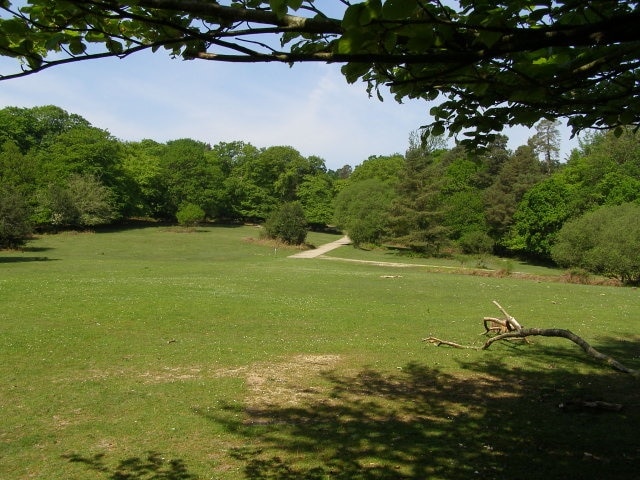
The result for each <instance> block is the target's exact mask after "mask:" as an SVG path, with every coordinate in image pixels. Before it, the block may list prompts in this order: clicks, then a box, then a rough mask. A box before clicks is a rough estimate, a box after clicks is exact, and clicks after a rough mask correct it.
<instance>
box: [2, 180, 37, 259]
mask: <svg viewBox="0 0 640 480" xmlns="http://www.w3.org/2000/svg"><path fill="white" fill-rule="evenodd" d="M29 235H31V224H30V222H29V212H28V208H27V203H26V202H25V200H24V198H23V196H22V195H21V194H20V193H19V192H18V191H17V190H16V189H14V188H12V187H8V186H2V185H0V248H15V247H19V246H20V245H23V244H24V242H25V240H26V239H27V238H28V237H29Z"/></svg>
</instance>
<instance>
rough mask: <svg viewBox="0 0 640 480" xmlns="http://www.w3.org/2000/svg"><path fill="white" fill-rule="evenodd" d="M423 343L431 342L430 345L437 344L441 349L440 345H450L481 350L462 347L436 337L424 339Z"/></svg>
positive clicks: (466, 346)
mask: <svg viewBox="0 0 640 480" xmlns="http://www.w3.org/2000/svg"><path fill="white" fill-rule="evenodd" d="M422 341H423V342H429V343H435V345H436V347H439V346H440V345H448V346H450V347H454V348H469V349H471V350H479V348H478V347H473V346H471V345H460V344H459V343H455V342H449V341H448V340H441V339H439V338H436V337H427V338H423V339H422Z"/></svg>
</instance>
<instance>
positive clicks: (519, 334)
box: [482, 302, 640, 377]
mask: <svg viewBox="0 0 640 480" xmlns="http://www.w3.org/2000/svg"><path fill="white" fill-rule="evenodd" d="M494 303H495V302H494ZM533 335H539V336H542V337H561V338H566V339H567V340H571V341H572V342H573V343H575V344H576V345H578V346H579V347H580V348H581V349H582V350H583V351H584V352H585V353H586V354H587V355H589V356H590V357H591V358H594V359H595V360H598V361H599V362H602V363H606V364H607V365H609V366H610V367H612V368H614V369H616V370H618V371H620V372H623V373H628V374H630V375H633V376H634V377H640V371H638V370H633V369H631V368H628V367H626V366H625V365H623V364H622V363H620V362H618V361H617V360H616V359H614V358H611V357H610V356H608V355H605V354H604V353H602V352H599V351H598V350H596V349H595V348H593V347H592V346H591V345H589V343H587V342H586V341H585V340H584V339H583V338H581V337H579V336H578V335H576V334H575V333H573V332H571V331H570V330H565V329H562V328H521V329H520V330H516V331H512V332H506V333H503V334H500V335H496V336H495V337H492V338H490V339H489V340H487V341H486V342H485V344H484V345H483V347H482V350H487V349H488V348H489V347H490V346H491V344H493V343H494V342H497V341H500V340H504V339H507V338H525V337H529V336H533Z"/></svg>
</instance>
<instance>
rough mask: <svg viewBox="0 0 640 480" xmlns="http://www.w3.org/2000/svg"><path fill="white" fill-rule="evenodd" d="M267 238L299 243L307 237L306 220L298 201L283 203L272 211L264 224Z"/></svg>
mask: <svg viewBox="0 0 640 480" xmlns="http://www.w3.org/2000/svg"><path fill="white" fill-rule="evenodd" d="M264 228H265V231H266V234H267V236H268V237H269V238H273V239H277V240H280V241H282V242H284V243H288V244H291V245H300V244H302V243H304V241H305V239H306V238H307V220H306V219H305V216H304V211H303V210H302V206H301V205H300V203H298V202H290V203H284V204H282V205H281V206H280V207H279V208H277V209H276V210H274V211H273V213H272V214H271V215H269V218H267V221H266V222H265V224H264Z"/></svg>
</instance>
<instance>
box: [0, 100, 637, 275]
mask: <svg viewBox="0 0 640 480" xmlns="http://www.w3.org/2000/svg"><path fill="white" fill-rule="evenodd" d="M557 126H558V123H557V122H555V121H550V120H542V121H540V122H539V123H538V124H537V126H536V133H535V134H534V135H533V136H532V137H531V138H530V139H529V141H528V142H527V144H526V145H521V146H519V147H518V148H516V149H515V151H511V150H510V149H509V148H508V147H507V141H508V139H507V138H506V137H505V136H498V137H496V139H495V140H494V141H493V142H492V143H490V144H489V145H488V147H487V148H484V149H473V148H470V147H466V146H464V145H456V146H454V147H453V148H448V147H447V145H446V143H445V141H444V139H443V137H434V136H425V135H422V134H421V133H422V132H420V131H416V132H408V147H407V149H406V151H405V152H403V153H394V154H391V155H380V156H372V157H370V158H368V159H366V160H364V161H362V163H360V164H359V165H357V166H356V167H355V168H353V167H351V166H349V165H345V166H344V167H342V168H340V169H338V170H335V171H334V170H330V169H327V167H326V165H325V161H324V160H323V159H322V158H319V157H316V156H310V157H304V156H303V155H301V154H300V153H299V152H298V151H297V150H295V149H294V148H292V147H288V146H271V147H267V148H258V147H256V146H253V145H251V144H250V143H246V142H243V141H234V142H229V143H218V144H216V145H210V144H207V143H204V142H201V141H197V140H193V139H188V138H184V139H176V140H171V141H167V142H165V143H161V142H157V141H154V140H150V139H144V140H141V141H122V140H119V139H117V138H114V137H113V136H112V135H111V134H110V133H109V132H108V131H106V130H104V129H101V128H99V127H97V126H93V125H91V124H90V123H89V122H88V121H87V120H85V119H84V118H82V117H81V116H79V115H76V114H73V113H68V112H66V111H64V110H63V109H61V108H59V107H56V106H51V105H50V106H41V107H34V108H19V107H7V108H4V109H2V110H0V247H4V248H7V247H8V248H16V247H19V246H21V245H23V244H24V242H25V241H26V240H28V239H29V238H30V236H31V235H32V234H33V233H34V232H42V231H57V230H60V229H89V228H95V227H96V226H99V225H112V224H119V223H122V222H126V221H128V220H131V219H144V220H153V221H168V222H178V223H185V224H186V223H189V222H193V221H200V222H205V221H208V222H220V223H231V222H252V223H263V222H265V221H266V222H267V225H268V224H269V219H270V217H272V216H273V215H275V214H277V213H278V212H279V211H280V212H281V211H282V208H285V209H288V210H285V211H286V212H289V213H288V214H287V215H284V216H285V217H286V216H291V215H292V214H296V212H299V215H300V216H301V217H302V220H303V221H302V222H300V225H302V227H303V228H311V229H315V230H322V229H325V228H327V227H332V228H337V229H340V230H342V231H345V232H346V233H348V234H349V236H350V237H351V239H352V240H353V242H354V244H355V245H356V247H361V246H368V245H379V246H386V247H393V248H395V249H399V250H402V251H405V252H408V253H411V254H415V255H424V256H439V255H452V254H455V253H457V252H462V253H468V254H483V253H494V254H499V255H505V256H521V257H526V258H530V259H535V260H537V261H544V262H555V263H556V264H558V265H559V266H561V267H566V268H575V269H584V270H585V271H588V272H592V273H596V274H601V275H605V276H609V277H614V278H618V279H620V280H621V281H622V282H623V283H628V284H637V283H638V282H639V281H640V257H639V255H638V252H639V251H640V226H639V225H640V134H638V133H637V132H636V131H635V130H633V129H631V128H627V129H622V130H620V129H619V130H617V131H615V132H614V131H607V132H594V133H591V134H589V135H586V136H584V137H583V138H582V141H581V143H580V146H579V148H577V149H575V150H574V151H573V152H572V153H571V155H570V156H569V158H567V159H566V161H563V162H560V159H559V158H558V151H559V149H558V144H559V132H558V129H557ZM292 206H293V207H295V208H293V209H292ZM292 212H293V213H292ZM282 217H283V215H282V214H281V215H280V218H282ZM295 238H296V242H302V241H304V235H302V236H296V237H295Z"/></svg>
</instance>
